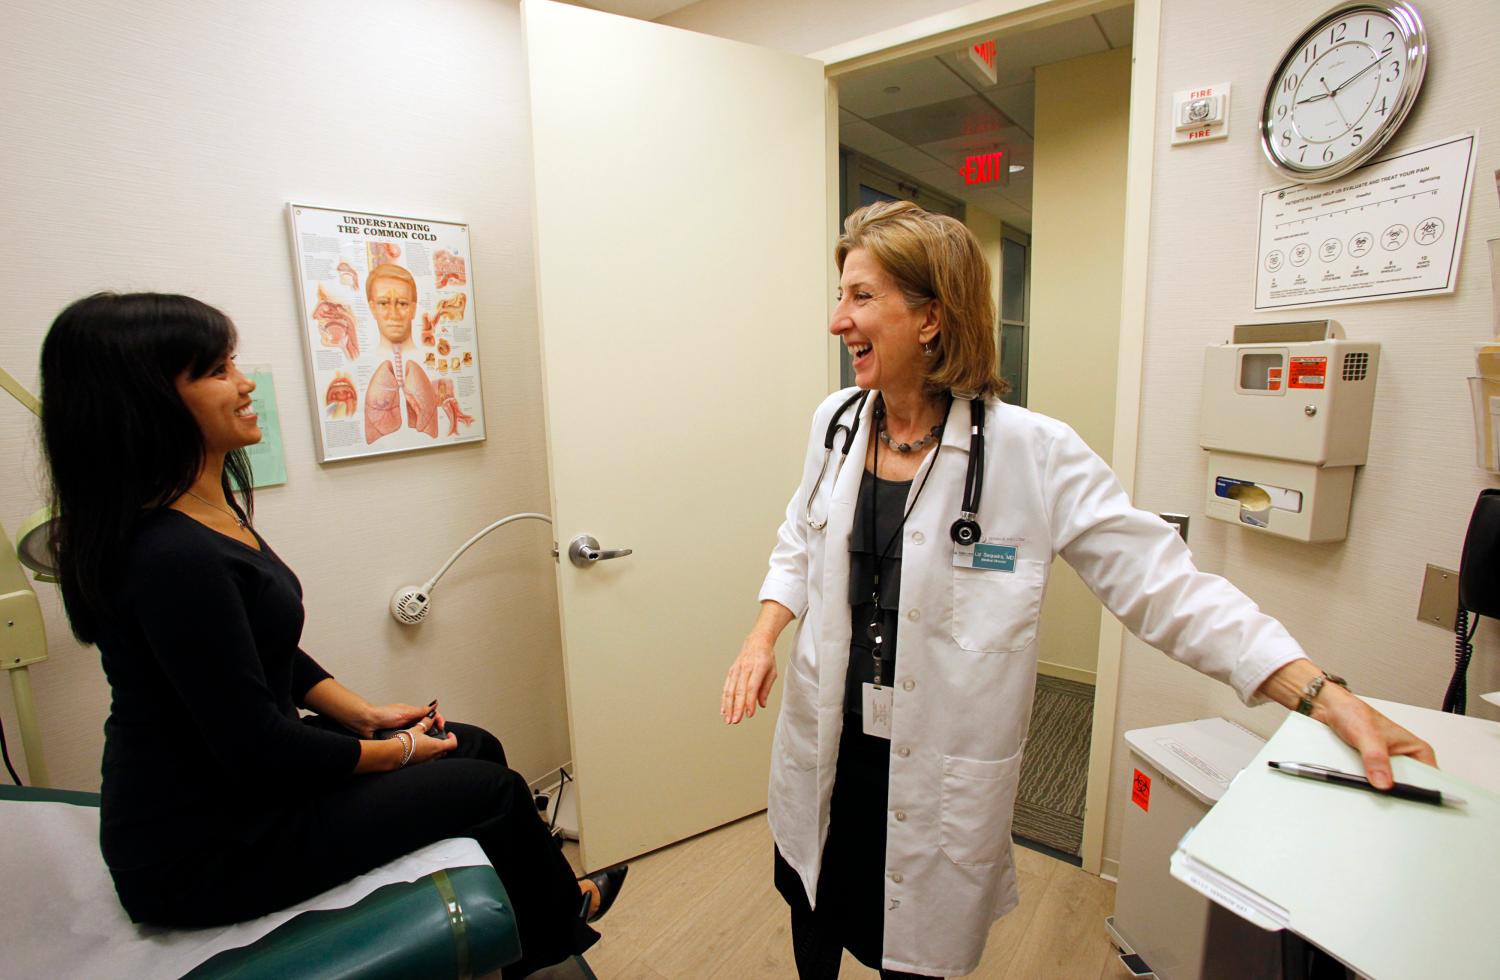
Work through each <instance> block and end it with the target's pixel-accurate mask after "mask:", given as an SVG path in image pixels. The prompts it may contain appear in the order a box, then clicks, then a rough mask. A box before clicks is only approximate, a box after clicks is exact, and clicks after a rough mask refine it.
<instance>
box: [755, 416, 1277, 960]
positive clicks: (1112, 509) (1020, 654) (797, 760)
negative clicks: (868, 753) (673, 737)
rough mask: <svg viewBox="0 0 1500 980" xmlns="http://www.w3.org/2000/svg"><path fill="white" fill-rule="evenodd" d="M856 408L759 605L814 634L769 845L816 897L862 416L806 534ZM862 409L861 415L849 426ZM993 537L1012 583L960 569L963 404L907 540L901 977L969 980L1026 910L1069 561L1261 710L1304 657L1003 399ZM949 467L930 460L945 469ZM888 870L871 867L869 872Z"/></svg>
mask: <svg viewBox="0 0 1500 980" xmlns="http://www.w3.org/2000/svg"><path fill="white" fill-rule="evenodd" d="M853 393H854V389H852V388H851V389H847V390H845V391H842V392H839V393H837V394H835V395H832V396H830V397H829V398H828V399H827V400H826V401H824V402H823V404H822V405H821V406H820V407H819V408H818V410H817V411H816V412H815V413H814V416H813V424H812V433H811V436H810V438H809V440H808V447H807V458H806V462H805V464H804V467H803V474H802V483H801V486H800V487H798V489H797V492H796V494H795V495H794V496H793V497H792V500H791V503H790V504H788V506H787V511H786V520H785V522H784V523H783V524H782V526H781V529H780V531H779V532H778V537H777V543H776V547H775V549H774V551H773V552H772V554H771V562H770V565H771V567H770V572H769V574H768V575H767V576H766V579H765V583H764V585H763V586H762V588H761V593H760V598H761V599H763V600H764V599H773V600H775V601H777V602H779V603H781V604H782V605H784V606H786V607H787V608H788V609H790V610H792V612H793V613H795V614H796V615H797V616H798V617H800V619H801V622H800V624H799V625H798V628H797V635H796V641H795V643H794V645H793V650H792V654H791V657H790V659H789V661H788V663H787V665H786V670H785V672H784V678H785V680H784V683H785V688H784V690H783V694H782V705H781V715H780V717H779V719H778V720H777V724H776V737H775V741H774V743H773V748H772V759H771V782H770V808H769V818H770V824H771V832H772V835H773V836H774V837H775V840H776V846H777V847H778V848H779V849H780V850H781V853H782V856H783V857H785V858H786V860H787V862H788V863H789V864H791V866H792V867H793V868H795V869H796V870H797V873H798V874H799V875H800V876H801V878H802V882H803V884H804V885H805V887H806V889H807V898H808V902H809V903H812V902H814V901H815V900H816V895H817V879H818V871H819V867H820V865H821V863H822V853H823V845H824V842H825V840H826V837H827V833H828V809H829V798H830V796H831V794H832V790H833V778H834V768H835V764H836V761H837V756H838V745H839V734H840V732H841V730H842V728H843V721H844V678H845V672H846V670H847V667H848V661H849V638H850V620H849V616H850V614H849V602H848V595H849V590H848V584H847V583H848V575H849V535H850V529H851V526H852V524H853V520H854V504H855V497H856V491H857V490H858V487H859V482H860V474H861V470H862V469H863V467H862V465H861V461H862V460H864V458H865V450H866V447H867V445H868V443H869V438H870V434H871V432H872V431H873V429H874V426H873V424H872V420H871V417H870V416H871V413H872V411H873V408H874V398H873V397H872V398H870V399H869V400H868V401H867V403H866V405H865V408H864V416H863V419H862V421H861V424H860V427H859V432H858V433H857V435H856V437H855V439H854V442H853V444H852V446H851V447H850V451H849V456H848V460H847V463H846V465H844V466H842V467H841V468H840V470H839V473H838V479H837V480H836V481H834V482H833V483H832V486H831V488H830V480H832V479H833V477H832V475H831V474H832V471H833V468H834V467H835V466H837V465H838V459H839V456H838V452H837V449H838V446H837V445H835V451H834V455H833V460H832V461H831V462H830V464H829V472H830V475H829V476H828V477H826V478H825V479H824V481H823V484H822V486H821V487H820V488H819V491H818V499H817V501H816V502H815V504H814V508H815V516H816V517H818V518H822V517H823V515H824V514H825V513H826V514H827V519H828V524H827V526H826V528H824V529H823V530H821V531H817V530H813V529H811V528H810V527H809V526H808V523H807V520H806V502H807V495H808V492H809V491H810V490H811V488H812V485H813V482H814V480H815V479H816V478H817V473H818V467H819V464H820V463H821V462H822V461H823V439H824V434H825V432H826V430H827V426H828V423H829V420H830V419H831V418H832V417H833V413H834V412H835V411H836V410H837V409H838V407H839V406H840V405H841V404H843V402H844V401H845V400H846V399H847V398H848V397H849V395H851V394H853ZM853 414H854V407H853V406H850V408H849V409H848V410H846V412H845V420H846V421H847V420H848V419H850V418H852V417H853ZM985 439H986V448H985V474H984V489H983V499H982V501H981V503H980V512H979V523H980V524H981V526H982V527H983V530H984V540H985V541H986V542H989V543H994V544H1003V545H1011V546H1013V547H1015V548H1016V549H1017V556H1016V562H1015V570H1014V571H1012V572H1002V571H981V570H975V569H972V568H956V567H954V565H953V543H952V540H951V539H950V537H949V533H948V528H949V525H950V524H952V522H953V521H954V520H955V519H957V517H958V514H959V509H960V504H961V501H962V497H963V487H964V474H965V471H966V469H967V467H968V456H969V405H968V403H967V401H965V400H963V399H957V400H955V401H954V403H953V406H952V409H951V411H950V414H949V420H948V424H947V427H946V428H945V430H944V433H943V440H942V444H941V448H940V450H939V451H938V452H937V453H936V455H935V456H933V455H929V457H928V459H927V460H926V461H925V462H924V463H923V466H922V469H921V470H919V471H918V472H917V474H916V477H915V479H914V480H913V481H912V492H913V493H915V492H916V488H917V487H919V486H921V484H922V482H923V479H924V476H925V475H926V473H927V470H928V469H929V468H931V467H933V466H936V472H934V473H933V474H932V477H931V479H930V480H929V481H928V482H927V486H926V489H925V490H924V491H923V492H922V494H921V496H920V498H919V499H918V501H917V503H916V507H915V509H913V510H912V511H911V515H910V517H909V518H908V519H907V522H906V526H905V528H904V529H903V531H902V534H903V541H902V556H901V594H900V604H899V609H900V617H901V627H900V655H899V656H898V657H897V658H896V674H895V677H894V680H893V687H894V708H893V712H892V726H891V730H892V739H891V768H890V802H889V806H888V812H887V814H886V830H887V841H886V854H885V872H886V876H885V897H886V902H885V906H886V912H885V948H884V965H885V967H886V968H887V969H893V970H904V971H915V972H918V973H926V974H937V975H941V976H947V977H955V976H962V975H963V974H966V973H969V972H971V971H973V969H974V968H975V967H976V966H977V965H978V963H979V958H980V955H981V954H982V953H983V951H984V943H985V937H986V935H987V933H988V932H989V928H990V925H991V923H992V922H993V921H994V920H995V919H997V918H999V917H1000V916H1002V915H1004V914H1005V913H1006V912H1009V911H1010V910H1011V909H1013V908H1014V907H1015V906H1016V903H1017V901H1018V895H1017V891H1016V874H1015V866H1014V863H1013V860H1012V855H1011V845H1010V829H1011V813H1012V810H1013V808H1014V804H1015V797H1016V785H1017V783H1018V782H1019V779H1020V767H1021V751H1022V748H1023V746H1024V744H1025V739H1026V731H1027V724H1028V722H1029V720H1030V715H1031V703H1032V696H1033V688H1034V685H1035V676H1036V668H1037V620H1038V617H1039V615H1040V612H1041V605H1042V593H1043V591H1044V590H1045V588H1046V584H1047V574H1048V570H1049V569H1050V567H1051V562H1052V558H1053V556H1054V555H1062V556H1063V558H1064V559H1065V560H1067V562H1068V563H1069V564H1070V565H1072V566H1073V568H1074V569H1076V570H1077V572H1078V573H1079V575H1080V576H1081V577H1082V578H1083V580H1084V582H1086V583H1087V584H1088V585H1089V587H1090V588H1091V589H1092V590H1093V591H1094V594H1095V595H1097V596H1098V597H1099V598H1100V600H1102V601H1103V603H1104V604H1105V605H1106V606H1107V607H1108V608H1109V609H1110V611H1111V612H1113V613H1114V614H1115V615H1116V616H1118V617H1119V618H1120V619H1121V620H1122V621H1123V622H1124V623H1125V624H1126V625H1127V626H1128V627H1129V628H1130V629H1131V631H1132V632H1134V633H1135V634H1136V635H1137V636H1139V637H1141V639H1143V640H1145V641H1146V642H1147V643H1150V644H1151V645H1153V646H1155V647H1158V648H1160V649H1162V650H1164V651H1166V652H1167V653H1169V654H1170V655H1171V656H1173V657H1175V658H1176V659H1178V660H1180V661H1182V662H1184V663H1186V664H1189V665H1190V666H1192V667H1195V668H1197V669H1198V670H1200V671H1202V672H1204V673H1206V674H1209V675H1210V676H1213V677H1217V678H1219V679H1220V680H1224V681H1226V682H1228V683H1229V684H1231V685H1232V686H1233V687H1234V689H1235V691H1236V692H1238V694H1239V695H1240V697H1241V698H1242V699H1244V700H1245V701H1246V702H1250V701H1251V700H1252V699H1253V696H1254V692H1255V690H1256V689H1257V688H1259V687H1260V685H1261V683H1262V682H1263V681H1264V680H1265V679H1266V678H1267V677H1268V676H1269V675H1270V674H1271V673H1272V672H1274V671H1275V670H1276V669H1277V668H1278V667H1280V666H1281V665H1283V664H1285V663H1287V662H1289V661H1292V660H1295V659H1297V658H1299V657H1302V656H1304V654H1303V652H1302V649H1301V647H1299V646H1298V645H1297V643H1296V641H1294V640H1293V639H1292V637H1291V636H1290V635H1288V633H1287V632H1286V630H1285V629H1284V628H1283V627H1282V626H1281V624H1280V623H1278V622H1276V621H1275V620H1274V619H1271V618H1270V617H1268V616H1266V615H1264V614H1263V613H1261V612H1260V611H1259V609H1258V608H1257V607H1256V605H1255V603H1253V602H1252V601H1251V600H1250V599H1249V598H1247V597H1246V596H1245V595H1244V594H1243V593H1241V592H1240V591H1239V590H1237V589H1236V588H1234V586H1232V585H1230V584H1229V583H1228V582H1227V581H1225V580H1224V579H1222V578H1220V577H1218V576H1216V575H1210V574H1207V573H1205V572H1200V571H1198V570H1197V569H1196V568H1194V567H1193V564H1192V560H1191V557H1190V555H1189V552H1188V549H1187V547H1186V545H1184V544H1183V542H1182V540H1181V539H1180V538H1179V537H1178V535H1177V533H1176V531H1174V530H1173V529H1172V528H1171V527H1170V526H1168V525H1167V524H1166V523H1165V522H1164V521H1162V520H1161V519H1160V518H1158V517H1156V516H1155V515H1153V514H1148V513H1146V512H1144V511H1139V510H1136V509H1135V508H1133V507H1132V506H1131V505H1130V502H1129V500H1127V498H1126V496H1125V493H1124V491H1123V490H1122V489H1121V488H1120V485H1119V483H1118V481H1117V480H1116V479H1115V477H1114V474H1113V473H1112V472H1111V471H1110V469H1109V468H1108V467H1107V466H1106V465H1105V463H1104V461H1103V460H1101V459H1100V458H1099V457H1098V456H1096V455H1095V454H1094V453H1093V452H1092V451H1091V450H1090V449H1089V448H1088V446H1086V445H1085V444H1084V442H1083V440H1082V439H1080V438H1079V437H1078V435H1077V434H1076V433H1074V432H1073V430H1072V429H1070V428H1068V427H1067V426H1066V425H1064V424H1062V423H1061V422H1057V421H1055V420H1053V419H1049V418H1046V417H1044V416H1041V415H1037V414H1034V413H1032V412H1029V411H1027V410H1026V409H1023V408H1017V407H1015V406H1012V405H1007V404H1005V403H1003V402H1000V401H998V400H992V401H990V402H989V403H988V405H987V406H986V414H985ZM934 459H935V460H936V462H935V463H934V462H933V460H934ZM873 859H874V858H873V856H872V860H873Z"/></svg>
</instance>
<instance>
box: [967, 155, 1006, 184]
mask: <svg viewBox="0 0 1500 980" xmlns="http://www.w3.org/2000/svg"><path fill="white" fill-rule="evenodd" d="M1007 173H1008V172H1007V170H1006V163H1005V151H1004V150H996V151H995V152H994V153H985V154H982V155H981V156H977V157H968V158H967V159H965V160H964V165H963V166H962V167H959V168H958V175H959V176H960V177H962V178H963V179H964V183H966V184H988V183H991V182H993V181H997V180H1004V179H1005V177H1006V176H1007Z"/></svg>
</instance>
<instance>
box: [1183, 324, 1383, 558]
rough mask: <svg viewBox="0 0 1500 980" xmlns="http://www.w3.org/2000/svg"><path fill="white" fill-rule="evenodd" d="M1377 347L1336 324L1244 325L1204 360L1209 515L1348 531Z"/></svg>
mask: <svg viewBox="0 0 1500 980" xmlns="http://www.w3.org/2000/svg"><path fill="white" fill-rule="evenodd" d="M1379 366H1380V345H1379V344H1378V343H1373V342H1358V341H1350V340H1346V339H1344V331H1343V328H1342V327H1340V326H1339V324H1338V323H1337V322H1336V321H1334V320H1307V321H1298V322H1294V323H1265V324H1246V325H1242V326H1237V327H1235V328H1234V339H1233V340H1232V341H1231V342H1230V343H1227V344H1218V345H1215V346H1212V347H1209V348H1208V350H1207V352H1206V353H1205V356H1204V360H1203V404H1202V430H1201V433H1200V438H1199V444H1200V445H1201V446H1202V447H1203V448H1204V449H1206V450H1208V452H1209V457H1208V458H1209V472H1208V481H1207V484H1208V486H1207V490H1208V492H1207V496H1206V499H1205V503H1204V513H1205V515H1206V516H1208V517H1212V518H1215V519H1217V520H1221V521H1228V522H1230V523H1233V524H1239V525H1241V526H1243V527H1249V528H1253V529H1255V530H1259V531H1266V532H1268V533H1270V534H1276V535H1280V536H1282V537H1287V538H1292V539H1294V540H1297V541H1339V540H1342V539H1343V538H1344V536H1345V534H1346V533H1347V530H1348V523H1349V506H1350V498H1351V494H1352V490H1353V486H1354V467H1356V466H1360V465H1362V464H1363V463H1364V462H1365V457H1366V455H1367V452H1368V450H1369V445H1370V419H1371V416H1372V414H1373V412H1374V406H1375V376H1376V373H1377V371H1378V369H1379Z"/></svg>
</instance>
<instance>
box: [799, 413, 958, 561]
mask: <svg viewBox="0 0 1500 980" xmlns="http://www.w3.org/2000/svg"><path fill="white" fill-rule="evenodd" d="M869 397H870V392H869V391H858V392H855V393H854V394H852V395H850V396H849V397H848V398H847V399H846V400H845V401H844V403H843V404H842V405H840V406H839V408H838V411H836V412H834V413H833V418H832V419H830V420H829V422H828V431H827V432H826V433H824V435H823V465H822V466H820V467H818V478H817V479H816V480H814V481H813V485H812V489H811V490H809V491H808V493H807V526H808V527H810V528H812V529H813V530H814V531H821V530H823V529H824V528H825V527H827V526H828V517H827V512H826V511H825V512H824V517H823V519H822V520H818V519H817V518H815V517H814V516H813V501H815V500H817V498H818V488H819V487H821V486H822V485H823V477H824V476H826V475H827V473H828V461H829V460H830V459H832V458H833V445H834V443H836V442H838V441H839V433H840V432H841V431H842V432H843V435H844V438H843V444H842V445H841V446H840V447H839V461H838V463H837V464H836V465H835V466H834V469H833V481H832V482H831V483H830V484H829V491H828V492H829V494H830V495H832V493H833V484H835V483H837V482H838V478H839V473H840V472H841V471H842V470H843V468H844V460H846V459H848V458H849V447H850V446H852V445H853V444H854V435H855V433H857V432H858V431H859V419H860V416H861V415H863V414H864V410H865V401H866V400H867V399H868V398H869ZM856 403H858V404H856ZM851 405H854V421H853V423H852V424H846V423H845V422H843V421H842V419H843V417H844V413H845V412H847V411H848V410H849V406H851ZM939 449H941V446H939ZM936 464H937V461H936V460H935V459H934V460H933V465H936ZM983 491H984V400H983V399H981V398H975V399H973V400H971V401H970V402H969V470H968V472H967V473H966V474H965V475H964V499H963V509H962V510H961V511H960V512H959V517H958V520H956V521H954V522H953V525H952V527H950V528H949V529H948V536H949V537H951V538H952V539H953V543H954V544H956V545H959V546H960V547H968V546H970V545H974V544H977V543H978V542H979V539H980V537H981V535H983V533H984V531H983V529H981V528H980V526H979V520H978V518H979V498H980V494H981V493H983Z"/></svg>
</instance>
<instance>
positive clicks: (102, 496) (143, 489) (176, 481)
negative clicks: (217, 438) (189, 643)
mask: <svg viewBox="0 0 1500 980" xmlns="http://www.w3.org/2000/svg"><path fill="white" fill-rule="evenodd" d="M235 341H236V336H235V329H234V324H233V323H231V322H230V320H229V318H228V317H227V316H225V315H224V314H223V313H221V312H219V311H218V310H216V309H214V308H213V307H211V306H209V305H207V304H206V303H202V302H199V301H198V300H196V299H193V298H191V297H189V296H173V295H167V294H163V293H129V294H123V295H122V294H116V293H96V294H94V295H93V296H88V297H86V298H84V299H81V300H78V301H77V302H76V303H74V304H73V305H71V306H69V307H68V308H67V309H65V310H63V311H62V312H61V313H60V314H58V317H57V319H56V320H54V321H53V323H52V328H51V330H49V331H48V333H47V339H46V340H45V341H43V343H42V391H41V395H42V444H43V449H44V451H45V453H46V457H47V463H48V466H49V467H50V469H51V477H52V481H51V493H52V505H53V508H54V513H55V514H56V515H57V520H56V521H55V523H54V525H53V532H54V533H53V537H52V542H53V555H54V557H55V559H56V561H57V565H58V581H59V584H60V585H61V586H62V595H63V604H64V606H65V607H66V609H67V612H68V620H69V622H70V623H71V624H72V626H73V634H74V635H75V636H77V637H78V639H79V640H80V641H81V642H83V643H93V642H94V641H95V640H96V639H97V638H98V636H99V634H100V632H101V624H102V623H103V622H104V621H106V620H107V619H108V617H109V616H110V615H111V614H112V613H111V609H112V602H111V600H112V595H113V590H114V588H115V587H116V578H115V576H117V575H118V574H119V573H120V571H121V566H122V563H123V560H124V556H125V553H126V548H127V546H128V544H129V542H130V539H131V536H132V534H133V533H134V531H135V528H136V524H137V522H138V521H139V520H140V519H141V517H142V516H143V515H144V514H145V513H147V512H149V511H150V510H152V509H155V508H158V507H164V506H166V505H167V504H170V503H171V502H172V501H174V500H176V499H177V498H178V497H180V496H182V495H183V493H185V492H186V491H187V489H188V488H189V487H190V486H192V485H193V481H194V480H196V479H197V478H198V474H199V473H200V472H201V471H202V469H203V462H204V451H203V434H202V432H201V431H200V430H199V428H198V423H197V422H196V421H195V420H194V419H193V416H192V413H191V412H189V411H188V408H187V406H186V405H185V404H183V401H182V398H181V396H180V395H178V393H177V379H178V378H179V377H181V376H183V375H186V376H187V378H188V379H189V380H196V379H198V378H201V377H203V376H204V375H206V374H208V373H209V372H210V371H212V370H213V369H214V368H215V367H216V366H217V365H219V364H220V363H221V362H222V361H223V360H224V358H226V357H227V356H229V355H230V354H231V353H232V352H233V350H234V346H235ZM234 492H238V493H239V494H240V496H241V501H242V503H240V504H238V505H236V502H235V499H234V496H233V493H234ZM224 494H225V497H226V498H227V499H228V500H229V501H230V504H231V506H237V507H238V508H239V509H241V511H242V514H243V515H244V516H248V515H249V514H250V513H251V512H252V505H251V500H250V460H249V458H248V457H247V456H246V455H245V451H244V450H243V449H240V450H236V451H234V452H232V453H230V454H229V455H228V456H227V457H226V458H225V460H224Z"/></svg>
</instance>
